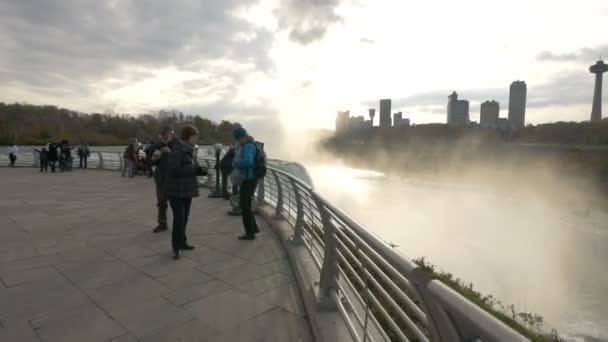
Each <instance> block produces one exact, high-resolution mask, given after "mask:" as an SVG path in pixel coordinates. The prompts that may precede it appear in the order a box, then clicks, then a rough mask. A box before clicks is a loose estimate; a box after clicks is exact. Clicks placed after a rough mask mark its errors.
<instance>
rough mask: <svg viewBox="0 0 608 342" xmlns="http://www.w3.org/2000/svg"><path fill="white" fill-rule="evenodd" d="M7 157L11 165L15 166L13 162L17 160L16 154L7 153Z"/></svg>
mask: <svg viewBox="0 0 608 342" xmlns="http://www.w3.org/2000/svg"><path fill="white" fill-rule="evenodd" d="M8 158H9V159H10V160H11V167H13V166H15V162H16V161H17V156H16V155H14V154H12V153H11V154H9V155H8Z"/></svg>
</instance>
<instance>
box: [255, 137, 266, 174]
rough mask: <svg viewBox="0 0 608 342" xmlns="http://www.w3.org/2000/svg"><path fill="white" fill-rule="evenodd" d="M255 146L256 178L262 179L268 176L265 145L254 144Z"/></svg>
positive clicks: (260, 143)
mask: <svg viewBox="0 0 608 342" xmlns="http://www.w3.org/2000/svg"><path fill="white" fill-rule="evenodd" d="M253 145H254V146H255V167H254V172H255V178H256V179H260V178H264V176H266V171H267V170H266V152H264V143H262V142H258V141H256V142H254V144H253Z"/></svg>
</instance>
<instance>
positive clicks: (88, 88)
mask: <svg viewBox="0 0 608 342" xmlns="http://www.w3.org/2000/svg"><path fill="white" fill-rule="evenodd" d="M522 1H523V0H522ZM537 1H539V2H541V3H542V2H544V3H546V4H551V5H552V6H554V12H555V13H554V14H552V13H547V12H546V11H545V10H544V6H538V8H536V7H530V8H529V11H531V12H530V13H529V15H528V16H523V17H521V20H522V22H521V23H520V24H521V25H520V26H521V30H519V31H518V30H514V31H511V30H510V31H508V33H504V32H503V31H502V30H501V29H500V28H501V27H505V25H506V24H507V23H510V21H509V20H508V18H509V16H508V15H505V16H503V17H500V18H496V20H497V22H496V23H494V24H493V25H487V27H486V28H487V29H486V30H482V31H480V30H479V29H478V26H479V23H476V22H475V23H474V22H473V21H472V20H465V21H460V20H459V21H458V25H456V24H455V23H456V21H454V22H452V21H453V20H455V19H454V18H460V16H459V15H453V14H450V13H451V12H455V13H459V14H460V15H463V16H465V18H479V17H480V16H478V15H477V14H476V13H473V12H475V11H473V9H475V8H478V7H476V6H479V2H476V1H471V0H463V3H462V4H461V5H458V6H456V5H454V6H452V7H453V8H452V7H450V8H447V9H446V11H451V12H450V13H448V12H437V11H436V7H435V6H434V5H433V4H429V3H427V2H396V1H390V0H377V1H360V0H175V1H166V0H147V1H136V0H108V1H98V0H62V1H45V0H4V1H0V101H4V102H14V101H25V102H30V103H35V104H54V105H58V106H63V107H67V108H71V109H75V110H81V111H89V112H104V111H105V110H113V111H116V112H128V113H133V114H134V113H141V112H145V111H154V110H159V109H177V110H182V111H184V112H187V113H188V114H202V115H205V116H207V117H209V118H211V119H214V120H222V119H230V120H234V121H240V122H243V123H246V122H247V120H250V121H251V122H252V125H254V124H255V125H258V126H259V128H260V131H269V132H276V131H277V129H276V125H277V122H279V121H281V120H282V121H283V122H289V124H290V125H292V126H293V127H295V128H296V129H300V128H301V127H303V126H306V127H307V128H312V127H330V126H331V125H332V123H333V121H334V117H335V114H334V113H335V111H336V110H338V109H349V108H345V107H344V104H347V103H348V104H354V105H353V106H359V105H361V106H368V107H369V106H371V107H377V105H378V99H379V97H380V96H385V95H383V94H391V96H392V97H393V108H395V109H396V110H405V111H419V112H422V113H423V114H421V116H420V117H422V116H425V115H426V114H425V113H431V114H438V115H430V116H425V117H424V118H423V119H422V120H423V121H443V120H442V119H443V118H442V117H441V116H440V115H445V106H446V101H447V95H449V94H450V93H451V92H452V90H456V91H457V92H458V93H459V94H460V96H461V97H462V98H465V99H468V100H470V101H471V109H472V111H478V105H479V103H480V102H482V101H485V100H490V99H495V100H497V101H500V102H501V107H502V108H506V106H507V99H508V87H509V84H508V82H505V84H502V83H503V82H504V81H503V80H504V79H507V80H509V78H510V77H511V75H514V76H513V77H522V78H523V79H524V80H526V82H527V83H528V107H529V108H530V112H531V113H532V115H531V117H533V116H534V113H533V111H534V109H535V108H547V107H551V106H575V105H578V106H580V105H587V104H590V99H591V94H592V87H593V77H591V75H590V74H589V73H588V66H589V65H591V64H592V63H593V62H594V61H595V60H596V59H597V57H598V56H599V55H600V54H602V55H606V56H608V45H607V44H606V43H605V42H606V40H605V39H604V38H603V36H601V37H600V38H597V39H589V40H584V41H583V40H582V38H579V37H588V36H594V35H595V36H598V37H599V35H600V33H597V32H596V31H597V30H596V29H595V28H596V27H597V25H596V24H597V23H599V22H605V20H604V19H605V18H603V17H597V18H596V17H593V18H591V17H589V16H588V17H587V19H586V20H584V21H579V22H578V23H577V25H572V27H570V28H564V27H563V25H562V24H560V23H559V21H557V20H553V19H555V18H557V17H560V16H561V15H562V14H564V13H571V12H572V11H578V10H580V11H583V9H582V7H583V5H580V6H578V5H577V6H574V5H572V4H569V3H559V4H557V3H554V2H551V1H549V0H537ZM586 1H587V2H588V3H587V5H588V6H585V8H584V13H587V11H588V8H594V6H595V7H597V8H599V7H600V6H601V8H602V9H604V8H605V6H606V5H605V2H602V1H601V0H586ZM594 4H597V5H594ZM486 5H487V6H488V7H492V6H498V4H497V3H496V4H486ZM501 6H503V5H501ZM448 7H449V6H448ZM501 8H502V10H504V11H510V10H512V9H513V8H514V7H513V6H510V5H509V6H507V5H504V6H503V7H501ZM479 10H480V11H481V10H483V9H479ZM535 10H538V11H540V12H538V13H534V12H533V11H535ZM539 13H540V14H539ZM581 13H583V12H581ZM589 13H595V14H597V13H599V12H597V11H589ZM595 14H594V15H595ZM404 15H405V17H404ZM601 15H606V14H597V16H601ZM432 18H434V19H433V20H429V19H432ZM590 18H591V19H590ZM545 19H546V20H545ZM493 20H494V19H493ZM539 20H540V22H541V23H542V25H541V24H540V23H539ZM429 23H433V24H432V25H430V24H429ZM435 23H437V24H435ZM442 23H443V24H442ZM556 23H557V24H556ZM442 25H447V26H446V27H443V26H442ZM447 27H449V29H450V33H451V34H452V35H453V36H454V37H459V38H458V39H452V40H450V39H447V40H445V39H444V38H445V34H446V32H447V31H446V30H447ZM520 31H521V32H520ZM575 31H576V32H575ZM547 32H550V33H551V34H548V33H547ZM564 32H565V33H571V34H570V35H568V34H564ZM588 33H589V34H588ZM554 37H560V38H559V39H552V38H554ZM568 37H570V38H571V39H570V42H567V43H566V42H565V40H567V38H568ZM572 37H574V38H572ZM480 41H484V42H487V44H478V43H477V42H480ZM579 41H580V42H579ZM462 42H464V43H462ZM294 43H295V44H294ZM462 44H466V46H467V53H461V54H454V55H452V56H450V60H449V65H453V66H454V67H450V69H448V70H447V72H446V73H445V74H443V73H442V74H441V77H437V75H438V74H437V73H434V72H433V73H427V72H424V73H422V72H420V70H431V69H430V67H433V66H435V65H437V63H444V62H445V60H444V58H443V57H442V56H444V55H445V51H446V50H450V49H460V48H461V47H462ZM579 44H580V46H581V47H580V48H576V47H577V46H578V45H579ZM506 45H508V46H510V49H509V50H508V51H507V50H505V49H504V46H506ZM509 51H516V53H515V52H509ZM490 60H494V61H496V62H497V65H496V69H494V70H493V71H492V72H491V73H488V70H489V68H488V67H489V65H486V64H485V63H486V61H490ZM414 66H415V67H414ZM501 73H503V74H501ZM488 74H494V75H491V76H492V77H488ZM515 75H516V76H515ZM429 76H434V77H429ZM446 77H447V78H448V79H446ZM507 77H508V78H507ZM429 80H430V81H429ZM460 83H462V84H466V86H461V87H460V88H458V84H460ZM454 86H455V87H457V88H456V89H454V88H452V87H454ZM484 87H486V88H484ZM421 89H429V91H421ZM376 96H377V97H378V98H375V97H376ZM365 99H369V101H366V100H365ZM350 109H352V108H350ZM352 110H353V111H354V109H352ZM357 110H358V109H357ZM585 115H586V114H585Z"/></svg>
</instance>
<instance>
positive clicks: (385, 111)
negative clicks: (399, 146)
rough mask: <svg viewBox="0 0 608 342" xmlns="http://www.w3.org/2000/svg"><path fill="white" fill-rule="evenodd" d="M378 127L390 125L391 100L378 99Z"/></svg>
mask: <svg viewBox="0 0 608 342" xmlns="http://www.w3.org/2000/svg"><path fill="white" fill-rule="evenodd" d="M380 127H382V128H387V127H391V100H390V99H384V100H380Z"/></svg>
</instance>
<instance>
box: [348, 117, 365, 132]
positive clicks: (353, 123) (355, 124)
mask: <svg viewBox="0 0 608 342" xmlns="http://www.w3.org/2000/svg"><path fill="white" fill-rule="evenodd" d="M362 128H365V118H364V117H363V116H353V117H351V118H350V119H349V120H348V130H349V131H352V130H357V129H362Z"/></svg>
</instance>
